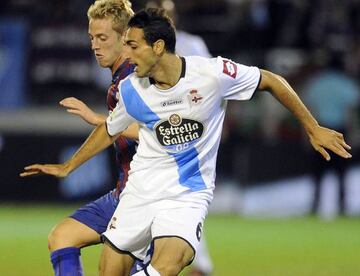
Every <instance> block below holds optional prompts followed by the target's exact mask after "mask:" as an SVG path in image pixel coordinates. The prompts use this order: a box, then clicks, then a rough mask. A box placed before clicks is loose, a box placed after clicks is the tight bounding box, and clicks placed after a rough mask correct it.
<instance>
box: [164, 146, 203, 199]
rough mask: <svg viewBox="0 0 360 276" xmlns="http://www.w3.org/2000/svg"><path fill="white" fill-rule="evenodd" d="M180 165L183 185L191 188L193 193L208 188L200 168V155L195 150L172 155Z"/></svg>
mask: <svg viewBox="0 0 360 276" xmlns="http://www.w3.org/2000/svg"><path fill="white" fill-rule="evenodd" d="M171 155H172V156H173V157H174V158H175V160H176V163H177V165H178V172H179V182H180V184H181V185H183V186H185V187H188V188H190V190H191V191H193V192H195V191H200V190H203V189H205V188H206V184H205V181H204V179H203V178H202V176H201V172H200V166H199V159H198V155H199V153H198V152H197V150H196V149H195V148H192V149H190V150H187V151H184V152H181V153H172V154H171Z"/></svg>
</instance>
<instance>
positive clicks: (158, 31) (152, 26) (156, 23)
mask: <svg viewBox="0 0 360 276" xmlns="http://www.w3.org/2000/svg"><path fill="white" fill-rule="evenodd" d="M128 27H129V28H139V29H143V32H144V38H145V41H146V43H147V44H149V45H152V44H153V43H154V42H156V41H157V40H159V39H162V40H164V42H165V49H166V50H167V51H168V52H170V53H175V44H176V36H175V26H174V23H173V21H172V20H171V18H170V17H169V16H168V15H167V14H166V11H165V10H164V9H160V8H148V9H143V10H141V11H139V12H137V13H136V14H135V15H134V16H133V17H132V18H131V19H130V21H129V23H128Z"/></svg>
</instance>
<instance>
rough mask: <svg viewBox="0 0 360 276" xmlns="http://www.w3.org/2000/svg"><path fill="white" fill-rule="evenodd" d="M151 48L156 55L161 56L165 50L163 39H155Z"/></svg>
mask: <svg viewBox="0 0 360 276" xmlns="http://www.w3.org/2000/svg"><path fill="white" fill-rule="evenodd" d="M152 48H153V51H154V52H155V54H156V55H158V56H161V55H162V54H164V52H165V41H164V40H162V39H158V40H156V41H155V42H154V43H153V46H152Z"/></svg>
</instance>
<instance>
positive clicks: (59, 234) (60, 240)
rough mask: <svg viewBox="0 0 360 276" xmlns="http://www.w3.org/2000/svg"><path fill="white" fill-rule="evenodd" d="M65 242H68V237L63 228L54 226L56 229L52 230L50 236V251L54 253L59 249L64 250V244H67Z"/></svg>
mask: <svg viewBox="0 0 360 276" xmlns="http://www.w3.org/2000/svg"><path fill="white" fill-rule="evenodd" d="M65 240H66V235H64V232H63V231H62V228H61V227H59V226H58V225H56V226H54V228H53V229H51V231H50V233H49V235H48V248H49V251H50V252H52V251H54V250H57V249H59V248H63V246H62V244H65V243H66V242H65Z"/></svg>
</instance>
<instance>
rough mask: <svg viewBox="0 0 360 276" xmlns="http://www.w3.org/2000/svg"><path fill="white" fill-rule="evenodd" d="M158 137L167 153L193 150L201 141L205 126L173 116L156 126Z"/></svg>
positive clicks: (176, 115)
mask: <svg viewBox="0 0 360 276" xmlns="http://www.w3.org/2000/svg"><path fill="white" fill-rule="evenodd" d="M155 132H156V137H157V139H158V141H159V143H160V144H161V145H162V146H163V147H164V148H165V150H166V151H168V152H171V153H177V152H182V151H185V150H188V149H191V148H192V147H193V146H194V145H195V143H196V142H198V141H199V139H200V138H201V136H202V134H203V132H204V125H203V124H202V123H201V122H198V121H195V120H191V119H187V118H182V117H181V116H180V115H178V114H172V115H170V116H169V118H168V119H167V120H163V121H161V122H159V123H158V124H157V125H156V126H155Z"/></svg>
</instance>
